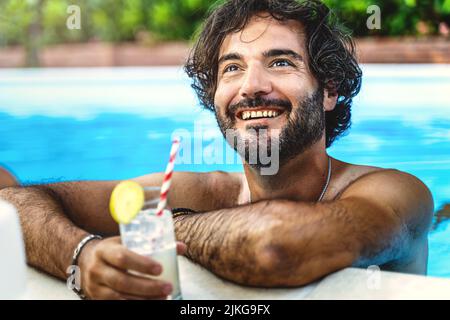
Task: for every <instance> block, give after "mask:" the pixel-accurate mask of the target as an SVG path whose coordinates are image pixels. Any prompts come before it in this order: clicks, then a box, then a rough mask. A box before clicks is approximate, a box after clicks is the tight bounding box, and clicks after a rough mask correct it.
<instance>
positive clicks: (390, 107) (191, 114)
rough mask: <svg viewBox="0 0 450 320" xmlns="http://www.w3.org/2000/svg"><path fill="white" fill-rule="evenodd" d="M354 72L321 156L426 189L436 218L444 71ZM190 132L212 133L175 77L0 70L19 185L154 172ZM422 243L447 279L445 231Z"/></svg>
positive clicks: (2, 133) (441, 180) (206, 164)
mask: <svg viewBox="0 0 450 320" xmlns="http://www.w3.org/2000/svg"><path fill="white" fill-rule="evenodd" d="M363 70H364V81H363V86H362V90H361V93H360V95H359V96H358V97H357V99H355V104H354V108H353V126H352V128H351V130H350V132H349V134H348V135H346V136H345V137H343V138H341V139H340V140H338V141H337V142H336V143H335V145H334V146H333V147H332V148H330V150H329V152H330V154H331V155H332V156H334V157H336V158H338V159H341V160H343V161H347V162H352V163H359V164H367V165H374V166H381V167H386V168H397V169H400V170H403V171H406V172H409V173H412V174H414V175H416V176H417V177H419V178H420V179H422V181H424V182H425V183H426V184H427V185H428V187H429V188H430V189H431V191H432V193H433V196H434V199H435V204H436V209H439V208H440V207H442V206H443V205H444V203H450V144H449V142H450V98H449V96H448V93H449V92H450V66H448V65H447V66H443V65H366V66H364V67H363ZM194 123H195V124H196V125H197V126H198V125H199V124H200V125H201V127H202V128H201V132H202V137H199V136H193V137H192V139H193V140H192V141H193V142H192V143H195V141H201V142H200V143H202V145H203V146H204V147H205V150H208V145H211V143H212V142H213V141H216V139H217V138H220V137H221V135H220V132H219V131H218V130H217V128H216V124H215V120H214V117H213V116H212V114H210V113H209V112H206V111H202V110H201V108H200V107H199V105H198V103H197V100H196V98H195V95H194V93H193V91H192V90H191V88H190V86H189V80H188V79H187V78H186V77H185V76H184V75H183V73H182V71H181V70H180V69H179V68H175V67H174V68H172V67H171V68H123V69H53V70H51V69H47V70H33V69H29V70H0V164H2V165H4V166H6V167H7V168H9V169H11V170H12V171H13V172H14V173H15V174H16V175H17V176H18V177H19V178H20V180H21V181H22V182H26V183H40V182H53V181H65V180H85V179H125V178H130V177H135V176H139V175H143V174H146V173H149V172H155V171H161V170H163V169H164V166H165V163H166V160H167V154H168V152H169V148H170V145H169V144H170V136H171V134H172V132H173V131H174V130H175V129H185V130H187V131H188V132H192V131H193V130H194ZM197 157H198V155H197ZM200 157H203V161H196V162H201V163H192V164H186V163H185V164H180V165H178V166H177V170H191V171H209V170H216V169H220V170H227V171H240V170H241V167H240V165H239V163H235V164H217V163H214V161H211V155H210V154H209V153H208V152H207V151H205V152H204V154H200ZM192 158H194V156H192ZM197 159H198V158H197ZM429 239H430V258H429V274H430V275H433V276H443V277H450V224H449V223H448V221H446V220H444V221H443V222H441V223H440V224H439V225H438V226H437V227H436V229H435V230H434V231H433V232H432V233H431V234H430V236H429Z"/></svg>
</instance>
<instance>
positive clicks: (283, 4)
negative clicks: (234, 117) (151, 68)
mask: <svg viewBox="0 0 450 320" xmlns="http://www.w3.org/2000/svg"><path fill="white" fill-rule="evenodd" d="M261 12H267V13H269V14H270V15H271V16H272V17H273V18H274V19H276V20H278V21H286V20H296V21H299V22H300V23H301V25H302V26H303V28H304V34H305V36H306V40H305V41H306V45H305V47H306V51H307V55H308V66H309V70H310V71H311V72H312V75H313V76H314V77H315V78H316V80H317V81H318V83H319V88H326V89H328V90H330V91H331V92H333V93H335V94H337V96H338V100H337V104H336V107H335V108H334V110H332V111H328V112H326V113H325V120H326V129H325V130H326V147H327V148H328V147H329V146H331V144H332V143H333V141H334V140H335V139H336V138H337V137H338V136H340V135H342V134H343V133H344V132H345V131H346V130H347V129H348V128H349V127H350V125H351V122H350V120H351V106H352V99H353V98H354V97H355V96H356V95H357V94H358V92H359V90H360V87H361V77H362V72H361V69H360V68H359V66H358V62H357V60H356V56H355V45H354V42H353V40H352V38H351V36H350V34H349V32H348V31H347V30H346V29H345V28H344V27H343V26H342V25H341V24H340V23H339V22H338V20H337V19H336V17H335V15H334V14H333V13H332V11H331V10H330V9H329V8H328V7H327V6H326V5H325V4H323V3H322V2H320V1H318V0H306V1H298V0H228V1H225V2H223V1H220V2H218V3H216V5H215V6H213V7H212V8H211V9H210V12H209V16H208V18H207V19H206V21H205V22H204V24H203V26H202V29H201V32H200V33H199V34H198V38H197V41H196V43H195V45H194V47H193V48H192V50H191V53H190V55H189V58H188V60H187V62H186V65H185V66H184V70H185V71H186V73H187V74H188V76H189V77H190V78H191V79H192V80H193V83H192V88H193V89H194V90H195V92H196V94H197V96H198V98H199V99H200V102H201V104H202V105H203V107H204V108H206V109H209V110H211V111H214V110H215V108H214V94H215V91H216V88H217V72H218V59H219V50H220V47H221V45H222V42H223V40H224V38H225V37H226V36H227V35H228V34H230V33H232V32H238V31H241V30H242V29H244V28H245V26H246V25H247V23H248V21H249V20H250V19H251V18H252V17H253V16H255V15H256V14H258V13H261Z"/></svg>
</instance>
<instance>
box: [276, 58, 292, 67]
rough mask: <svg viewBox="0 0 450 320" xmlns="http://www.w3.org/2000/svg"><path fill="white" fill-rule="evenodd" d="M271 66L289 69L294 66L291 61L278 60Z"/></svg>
mask: <svg viewBox="0 0 450 320" xmlns="http://www.w3.org/2000/svg"><path fill="white" fill-rule="evenodd" d="M271 66H274V67H289V66H293V64H292V62H290V61H289V60H286V59H278V60H275V61H274V62H272V64H271Z"/></svg>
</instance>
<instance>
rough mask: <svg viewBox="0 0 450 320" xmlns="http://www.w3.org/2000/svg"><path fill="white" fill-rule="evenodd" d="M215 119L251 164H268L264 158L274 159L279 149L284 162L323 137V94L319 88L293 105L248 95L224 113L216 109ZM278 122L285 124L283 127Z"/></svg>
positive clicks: (284, 101) (225, 135) (281, 163)
mask: <svg viewBox="0 0 450 320" xmlns="http://www.w3.org/2000/svg"><path fill="white" fill-rule="evenodd" d="M279 118H282V119H279ZM216 119H217V123H218V125H219V128H220V130H221V132H222V134H223V135H224V137H225V139H226V140H227V141H228V143H229V144H230V145H231V146H232V147H233V148H234V149H235V150H236V151H237V152H238V153H239V154H240V156H241V157H242V158H243V159H244V160H245V161H246V162H247V163H248V164H250V165H252V166H253V167H256V168H259V167H261V166H264V165H267V160H265V159H263V157H264V156H267V157H269V158H272V159H274V158H275V157H274V156H275V154H274V153H275V152H278V155H276V158H277V159H279V163H280V165H283V164H284V163H286V162H287V161H289V160H290V159H292V158H294V157H295V156H297V155H299V154H301V153H303V152H304V151H305V150H306V149H308V148H309V147H310V146H312V145H313V144H314V143H316V142H317V141H318V140H320V138H321V137H322V135H323V132H324V129H325V113H324V110H323V93H322V92H320V91H319V90H317V91H316V92H314V93H313V94H312V95H311V96H310V97H307V98H304V99H299V100H298V101H296V103H295V104H294V105H293V104H291V102H290V101H289V100H283V99H266V98H263V97H257V98H255V99H250V98H246V99H243V100H241V101H240V102H238V103H236V104H232V105H230V106H229V107H228V108H227V110H226V112H225V114H224V115H221V114H220V113H217V112H216ZM238 122H239V123H240V124H242V125H238V124H237V123H238ZM278 122H283V123H285V124H284V125H283V126H281V127H280V126H278V125H277V123H278Z"/></svg>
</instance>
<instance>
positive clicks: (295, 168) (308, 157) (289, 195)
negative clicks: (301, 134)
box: [244, 144, 328, 202]
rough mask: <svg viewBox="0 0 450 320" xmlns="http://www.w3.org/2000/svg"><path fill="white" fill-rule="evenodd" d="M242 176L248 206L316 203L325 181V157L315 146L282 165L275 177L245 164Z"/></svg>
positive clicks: (322, 150)
mask: <svg viewBox="0 0 450 320" xmlns="http://www.w3.org/2000/svg"><path fill="white" fill-rule="evenodd" d="M244 172H245V176H246V178H247V182H248V186H249V189H250V194H251V199H252V202H256V201H259V200H265V199H277V198H279V199H280V198H282V199H288V200H296V201H311V202H316V201H317V200H318V198H319V196H320V194H321V192H322V190H323V189H324V186H325V183H326V180H327V174H328V155H327V153H326V150H325V148H324V147H323V145H322V144H315V145H314V146H312V147H311V148H309V149H308V150H307V151H305V152H303V153H302V154H300V155H298V156H296V157H295V158H293V159H291V160H289V161H288V162H287V163H285V164H282V166H280V168H279V171H278V173H277V174H275V175H261V174H260V170H259V169H254V168H252V167H251V166H249V165H248V164H247V163H244Z"/></svg>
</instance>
